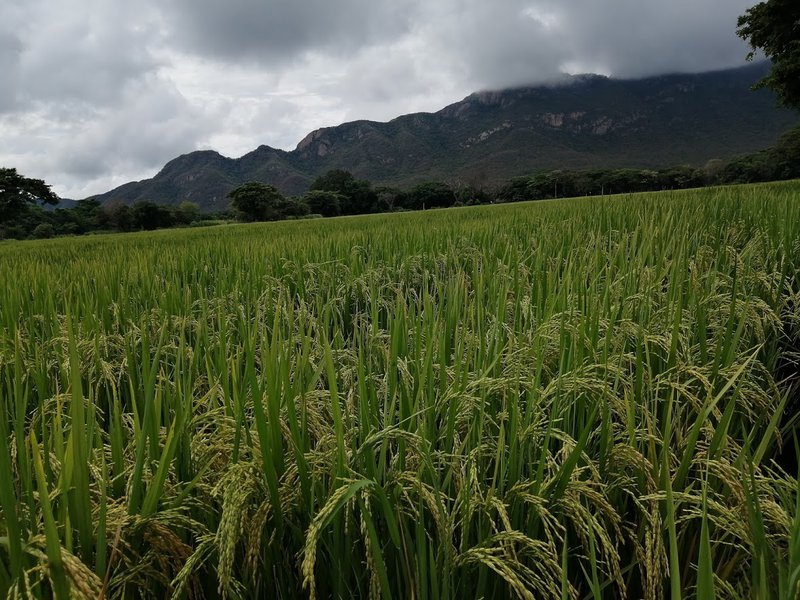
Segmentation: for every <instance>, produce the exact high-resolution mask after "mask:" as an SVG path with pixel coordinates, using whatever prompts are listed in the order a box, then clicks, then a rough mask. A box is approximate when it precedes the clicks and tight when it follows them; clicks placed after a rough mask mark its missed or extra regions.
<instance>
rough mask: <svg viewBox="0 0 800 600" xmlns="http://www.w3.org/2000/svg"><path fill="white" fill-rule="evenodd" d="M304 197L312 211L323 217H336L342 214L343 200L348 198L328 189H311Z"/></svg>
mask: <svg viewBox="0 0 800 600" xmlns="http://www.w3.org/2000/svg"><path fill="white" fill-rule="evenodd" d="M304 199H305V201H306V204H307V205H308V208H309V210H310V211H311V212H312V213H314V214H317V215H322V216H323V217H335V216H338V215H339V214H341V210H342V202H344V201H345V200H346V199H345V197H344V196H342V195H341V194H339V193H338V192H331V191H328V190H309V192H308V193H307V194H306V195H305V197H304Z"/></svg>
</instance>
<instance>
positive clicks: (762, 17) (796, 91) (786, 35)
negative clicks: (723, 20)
mask: <svg viewBox="0 0 800 600" xmlns="http://www.w3.org/2000/svg"><path fill="white" fill-rule="evenodd" d="M738 25H739V28H738V29H737V31H736V33H737V34H739V37H741V38H742V39H744V40H746V41H747V42H748V43H749V44H750V48H751V49H752V50H751V52H750V54H749V55H748V59H752V58H753V57H754V56H755V53H756V51H757V50H761V51H762V52H763V53H764V55H765V56H766V57H767V58H768V59H769V60H770V61H772V69H771V70H770V72H769V74H768V75H767V76H766V77H765V78H764V79H762V80H761V81H760V82H758V83H757V84H756V87H761V88H763V87H768V88H770V89H772V90H773V91H774V92H775V93H776V94H777V95H778V99H779V100H780V101H781V103H783V104H784V105H785V106H789V107H793V108H797V109H800V2H798V0H767V1H766V2H760V3H759V4H756V5H755V6H753V7H752V8H750V9H748V10H747V12H745V14H743V15H742V16H741V17H739V23H738Z"/></svg>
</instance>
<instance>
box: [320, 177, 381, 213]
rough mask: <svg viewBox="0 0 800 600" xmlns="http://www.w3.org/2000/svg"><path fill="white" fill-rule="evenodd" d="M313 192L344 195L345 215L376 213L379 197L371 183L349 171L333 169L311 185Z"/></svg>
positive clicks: (342, 207)
mask: <svg viewBox="0 0 800 600" xmlns="http://www.w3.org/2000/svg"><path fill="white" fill-rule="evenodd" d="M310 190H311V191H316V190H321V191H325V192H335V193H337V194H341V195H342V200H341V203H340V206H341V212H342V214H343V215H361V214H365V213H371V212H375V210H376V204H377V201H378V195H377V194H376V193H375V190H373V189H372V185H371V184H370V182H369V181H366V180H364V179H356V178H355V177H354V176H353V174H352V173H350V172H349V171H344V170H342V169H333V170H331V171H328V172H327V173H325V174H324V175H321V176H320V177H318V178H317V179H316V180H314V182H313V183H312V184H311V187H310Z"/></svg>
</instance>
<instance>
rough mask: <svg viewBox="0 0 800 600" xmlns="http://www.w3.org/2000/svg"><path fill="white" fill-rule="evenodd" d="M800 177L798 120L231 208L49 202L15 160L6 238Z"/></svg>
mask: <svg viewBox="0 0 800 600" xmlns="http://www.w3.org/2000/svg"><path fill="white" fill-rule="evenodd" d="M794 178H800V127H797V128H795V129H793V130H791V131H789V132H788V133H787V134H785V135H784V136H783V137H782V138H781V140H780V141H779V142H778V144H776V145H775V146H774V147H772V148H770V149H768V150H764V151H761V152H756V153H753V154H748V155H744V156H740V157H738V158H734V159H732V160H728V161H722V160H712V161H709V162H708V163H707V164H706V165H705V166H704V167H700V168H698V167H690V166H678V167H671V168H667V169H658V170H652V169H592V170H585V171H569V170H554V171H546V172H541V173H536V174H534V175H530V176H524V177H516V178H514V179H512V180H511V181H509V182H508V183H506V184H505V185H502V186H499V187H497V188H494V189H484V188H480V187H476V186H454V185H450V184H448V183H445V182H442V181H431V182H424V183H420V184H418V185H415V186H413V187H411V188H408V189H399V188H394V187H388V186H373V185H372V184H371V183H370V182H369V181H366V180H363V179H357V178H356V177H355V176H354V175H353V174H352V173H350V172H348V171H344V170H341V169H336V170H332V171H328V172H327V173H325V174H324V175H322V176H320V177H318V178H317V179H316V180H315V181H314V182H313V183H312V184H311V186H310V187H309V190H308V192H307V193H306V194H304V195H303V196H298V197H286V196H284V195H283V194H281V193H280V192H279V191H278V190H277V189H276V188H275V187H273V186H271V185H268V184H265V183H260V182H249V183H245V184H243V185H240V186H239V187H237V188H235V189H234V190H232V191H231V192H230V194H229V196H228V197H229V200H230V209H229V210H227V211H223V212H217V213H204V212H202V211H200V209H199V208H198V206H197V205H196V204H194V203H192V202H188V201H187V202H182V203H181V204H180V205H178V206H166V205H160V204H155V203H153V202H137V203H135V204H133V205H131V206H129V205H126V204H123V203H119V202H111V203H106V204H102V205H101V204H100V203H99V202H98V201H97V200H93V199H87V200H81V201H79V202H77V203H76V204H75V205H74V206H72V207H70V208H58V209H55V210H53V209H50V210H48V209H47V208H46V205H48V204H51V205H52V204H56V203H57V202H58V197H57V196H56V195H55V194H54V193H53V192H52V191H51V190H50V187H49V186H48V185H46V184H45V183H44V182H43V181H41V180H36V179H27V178H25V177H23V176H21V175H20V174H18V173H17V172H16V171H15V170H14V169H0V239H3V238H14V239H27V238H49V237H55V236H60V235H81V234H86V233H92V232H114V231H118V232H129V231H143V230H154V229H162V228H168V227H186V226H202V225H209V224H216V223H221V222H230V221H233V220H238V221H242V222H255V221H277V220H283V219H301V218H314V217H336V216H345V215H361V214H370V213H384V212H396V211H404V210H424V209H429V208H447V207H452V206H472V205H477V204H488V203H494V202H520V201H527V200H544V199H551V198H565V197H574V196H597V195H607V194H622V193H633V192H646V191H658V190H677V189H687V188H693V187H703V186H708V185H724V184H737V183H754V182H760V181H775V180H785V179H794Z"/></svg>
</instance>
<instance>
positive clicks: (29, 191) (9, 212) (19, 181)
mask: <svg viewBox="0 0 800 600" xmlns="http://www.w3.org/2000/svg"><path fill="white" fill-rule="evenodd" d="M58 200H59V198H58V196H57V195H56V194H54V193H53V191H52V190H51V189H50V186H49V185H47V184H46V183H45V182H44V181H42V180H41V179H29V178H27V177H23V176H22V175H20V174H19V173H17V170H16V169H0V223H8V222H11V221H12V220H13V219H14V218H16V217H17V216H18V215H19V214H20V213H22V212H24V211H25V210H26V209H27V208H28V207H29V206H30V205H31V204H35V203H37V202H41V203H42V204H58Z"/></svg>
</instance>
